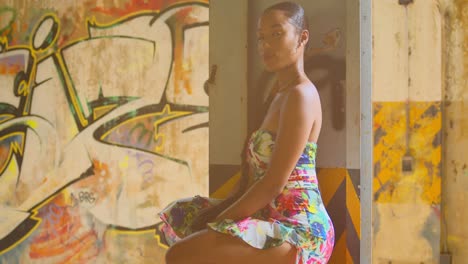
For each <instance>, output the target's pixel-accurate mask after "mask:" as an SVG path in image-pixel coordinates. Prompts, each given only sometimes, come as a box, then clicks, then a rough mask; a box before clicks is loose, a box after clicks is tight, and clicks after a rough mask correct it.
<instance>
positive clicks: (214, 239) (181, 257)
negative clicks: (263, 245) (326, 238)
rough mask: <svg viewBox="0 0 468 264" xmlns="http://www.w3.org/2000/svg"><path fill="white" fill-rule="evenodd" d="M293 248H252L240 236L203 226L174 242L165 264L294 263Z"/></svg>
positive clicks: (294, 251) (289, 245)
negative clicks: (202, 228) (200, 229)
mask: <svg viewBox="0 0 468 264" xmlns="http://www.w3.org/2000/svg"><path fill="white" fill-rule="evenodd" d="M295 260H296V248H295V247H294V246H292V245H291V244H289V243H283V244H282V245H281V246H278V247H273V248H269V249H257V248H254V247H252V246H250V245H248V244H247V243H245V242H244V241H242V240H241V239H239V238H236V237H233V236H230V235H226V234H222V233H219V232H216V231H213V230H211V229H205V230H202V231H200V232H197V233H195V234H192V235H190V236H188V237H186V238H184V239H182V240H181V241H179V242H177V243H176V244H174V245H173V246H172V247H171V248H169V250H168V251H167V253H166V264H219V263H223V264H239V263H242V264H251V263H252V264H258V263H268V264H276V263H277V264H293V263H295Z"/></svg>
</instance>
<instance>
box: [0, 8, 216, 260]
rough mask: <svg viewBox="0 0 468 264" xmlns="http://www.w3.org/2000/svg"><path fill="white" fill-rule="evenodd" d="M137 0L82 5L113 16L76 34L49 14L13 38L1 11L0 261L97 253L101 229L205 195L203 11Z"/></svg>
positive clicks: (11, 18) (9, 12) (12, 15)
mask: <svg viewBox="0 0 468 264" xmlns="http://www.w3.org/2000/svg"><path fill="white" fill-rule="evenodd" d="M121 2H122V1H121ZM146 2H149V3H151V10H142V9H138V6H139V5H140V6H141V7H142V8H144V7H147V6H146V5H145V4H143V3H139V1H136V0H133V1H131V5H128V6H127V7H128V8H130V9H132V10H131V11H128V10H127V11H128V12H127V11H126V12H124V13H121V12H123V11H122V10H123V9H112V8H111V9H109V8H105V7H93V8H90V9H89V10H91V11H92V12H94V14H98V15H102V14H105V15H109V14H111V13H113V14H118V16H117V17H116V18H114V19H112V20H110V21H109V19H107V20H106V21H107V22H105V23H104V22H100V21H99V19H98V18H97V17H95V16H94V15H93V16H91V15H90V16H86V15H85V14H82V15H81V16H85V20H83V23H84V25H85V34H83V35H82V36H78V35H77V34H78V33H76V32H79V30H77V31H76V32H75V31H67V32H68V33H67V34H65V33H64V32H62V27H63V26H64V23H65V22H64V21H68V20H64V19H62V18H60V17H59V16H58V15H57V14H56V13H54V12H50V10H48V11H47V12H44V13H43V14H42V15H41V16H40V17H39V19H38V20H37V21H36V22H35V23H34V27H32V29H31V34H29V39H28V40H27V42H26V43H22V44H20V41H19V40H15V41H13V40H12V38H13V37H14V34H15V33H16V32H17V31H18V28H16V27H15V25H17V24H15V21H16V20H17V17H16V11H15V8H13V7H2V9H0V16H2V18H3V17H5V18H8V21H7V22H6V23H5V22H2V24H1V25H0V34H1V36H2V38H1V39H0V48H1V49H0V70H1V71H0V84H1V86H0V210H1V211H2V214H1V216H0V263H1V262H2V261H3V260H4V261H7V262H9V261H18V262H25V261H26V262H28V261H33V260H34V259H44V258H47V260H49V261H52V262H56V263H70V262H75V261H91V260H93V261H96V260H102V259H100V258H103V257H102V256H101V255H103V254H102V252H101V251H103V250H106V249H103V248H102V247H100V246H99V245H102V240H103V239H106V238H107V239H109V236H108V235H106V234H107V233H106V232H107V230H109V228H110V227H112V228H117V229H119V230H127V231H132V230H134V231H138V232H140V233H145V232H147V231H146V230H152V228H153V227H154V226H155V224H157V223H158V219H157V217H156V215H155V212H157V211H158V210H159V209H161V207H162V206H164V205H165V204H167V203H168V202H170V201H172V200H174V199H175V198H178V197H179V196H190V195H194V194H197V193H204V192H206V191H207V186H205V185H206V184H205V180H204V179H205V178H207V174H208V149H207V147H208V96H207V94H206V93H205V91H204V89H203V83H204V81H205V80H206V79H207V77H208V71H207V67H205V66H206V65H208V61H207V58H208V7H207V4H206V3H202V2H193V3H187V2H184V3H181V4H177V1H166V2H171V3H172V5H167V4H166V5H163V4H162V2H161V1H145V3H146ZM163 2H164V1H163ZM91 11H90V12H91ZM2 21H4V20H2ZM5 21H6V20H5ZM66 23H68V22H66ZM74 26H75V27H76V25H74ZM64 31H65V30H64ZM70 36H75V37H74V38H73V39H71V37H70ZM12 43H17V44H12ZM174 190H177V191H178V192H174ZM151 232H152V231H151ZM153 239H154V236H153ZM154 240H155V239H154ZM155 241H156V240H155ZM135 250H137V249H135ZM142 250H143V249H142V248H139V249H138V250H137V251H138V252H141V251H142ZM24 252H28V253H27V254H25V253H24ZM133 253H135V252H133ZM2 254H3V255H2ZM128 254H132V253H131V252H129V253H128ZM107 255H109V254H107ZM111 255H112V254H111ZM140 255H145V254H140ZM100 256H101V257H100ZM115 257H116V258H117V259H119V260H121V261H123V260H124V259H125V258H126V257H122V256H115ZM107 261H108V259H107Z"/></svg>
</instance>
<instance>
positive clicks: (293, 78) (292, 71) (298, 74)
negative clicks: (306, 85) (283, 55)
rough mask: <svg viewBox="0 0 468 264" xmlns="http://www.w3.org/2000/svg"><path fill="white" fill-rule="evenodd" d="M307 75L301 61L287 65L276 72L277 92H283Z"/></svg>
mask: <svg viewBox="0 0 468 264" xmlns="http://www.w3.org/2000/svg"><path fill="white" fill-rule="evenodd" d="M304 76H305V72H304V67H303V65H302V64H301V63H300V62H297V63H294V64H292V65H290V66H288V67H285V68H283V69H281V70H280V71H278V72H277V73H276V80H277V81H276V85H277V92H282V91H284V90H286V89H288V88H290V87H291V86H292V85H294V84H296V83H298V82H299V80H300V79H301V78H303V77H304Z"/></svg>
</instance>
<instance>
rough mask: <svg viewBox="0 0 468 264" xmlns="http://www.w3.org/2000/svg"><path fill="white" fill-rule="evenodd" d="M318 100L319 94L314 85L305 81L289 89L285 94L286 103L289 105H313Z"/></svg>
mask: <svg viewBox="0 0 468 264" xmlns="http://www.w3.org/2000/svg"><path fill="white" fill-rule="evenodd" d="M317 100H319V94H318V91H317V88H316V87H315V85H314V84H313V83H312V82H311V81H309V80H307V81H303V82H301V83H299V84H297V85H295V86H294V87H291V88H290V90H289V91H288V94H287V99H286V101H289V103H292V104H295V103H305V104H313V103H314V102H316V101H317Z"/></svg>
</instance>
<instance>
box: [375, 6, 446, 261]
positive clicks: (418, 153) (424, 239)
mask: <svg viewBox="0 0 468 264" xmlns="http://www.w3.org/2000/svg"><path fill="white" fill-rule="evenodd" d="M372 16H373V18H372V19H373V22H372V27H373V74H372V78H373V84H372V86H373V87H372V89H373V90H372V92H373V98H372V102H373V108H374V110H373V112H374V142H373V144H374V154H373V156H374V186H373V192H374V201H373V243H372V252H373V256H372V259H373V261H372V263H389V262H391V263H422V262H424V263H438V261H439V252H440V224H441V218H440V204H441V179H442V178H441V174H442V172H441V164H442V163H441V154H442V147H441V146H442V145H441V139H442V138H441V135H442V134H441V129H442V111H441V107H442V105H441V100H442V98H441V94H442V19H443V17H442V15H441V12H440V6H439V4H438V2H437V1H414V2H413V3H410V4H409V5H407V6H405V5H401V4H399V1H392V0H376V1H373V11H372ZM406 155H410V156H411V158H412V159H413V162H412V170H410V171H408V172H404V171H403V168H402V160H403V158H404V156H406Z"/></svg>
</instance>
